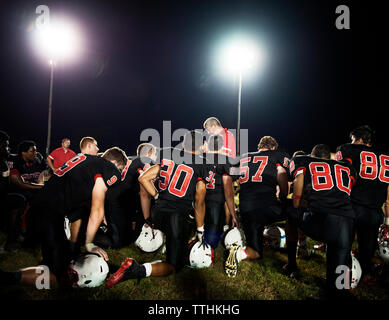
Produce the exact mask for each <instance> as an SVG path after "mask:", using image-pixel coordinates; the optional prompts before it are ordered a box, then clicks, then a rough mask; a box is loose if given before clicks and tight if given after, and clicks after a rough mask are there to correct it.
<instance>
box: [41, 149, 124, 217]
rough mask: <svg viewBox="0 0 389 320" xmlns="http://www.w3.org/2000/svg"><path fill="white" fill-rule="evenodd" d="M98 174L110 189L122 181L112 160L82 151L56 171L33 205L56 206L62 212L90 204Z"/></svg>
mask: <svg viewBox="0 0 389 320" xmlns="http://www.w3.org/2000/svg"><path fill="white" fill-rule="evenodd" d="M99 177H100V178H102V179H103V180H104V183H105V185H106V186H107V188H110V187H112V186H113V185H116V184H117V183H120V181H121V174H120V171H119V170H118V169H117V167H116V166H115V165H114V164H112V163H111V162H110V161H108V160H106V159H104V158H101V157H98V156H92V155H88V154H82V153H79V154H77V155H76V156H75V157H73V158H72V159H70V160H69V161H67V162H65V163H64V164H63V165H62V166H61V167H60V168H58V169H56V170H55V171H54V174H53V176H52V177H51V178H50V179H49V181H47V182H46V183H45V186H44V187H43V188H42V189H41V191H40V192H39V195H38V196H37V198H36V199H35V201H34V204H38V205H43V206H48V207H52V208H56V209H57V210H58V211H60V212H63V214H66V213H68V212H69V211H72V210H73V209H75V208H78V207H79V206H80V205H85V204H88V205H90V203H91V200H92V189H93V187H94V184H95V181H96V179H97V178H99Z"/></svg>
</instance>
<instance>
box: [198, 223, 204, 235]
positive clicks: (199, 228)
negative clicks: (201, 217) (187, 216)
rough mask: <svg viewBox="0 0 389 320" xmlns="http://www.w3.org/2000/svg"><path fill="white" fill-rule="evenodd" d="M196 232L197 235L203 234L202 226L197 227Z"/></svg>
mask: <svg viewBox="0 0 389 320" xmlns="http://www.w3.org/2000/svg"><path fill="white" fill-rule="evenodd" d="M197 232H198V233H203V232H204V225H202V226H201V227H198V228H197Z"/></svg>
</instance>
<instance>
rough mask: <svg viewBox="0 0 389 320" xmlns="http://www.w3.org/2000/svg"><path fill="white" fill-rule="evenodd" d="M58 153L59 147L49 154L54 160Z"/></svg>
mask: <svg viewBox="0 0 389 320" xmlns="http://www.w3.org/2000/svg"><path fill="white" fill-rule="evenodd" d="M57 153H58V149H55V150H53V151H52V152H51V153H50V154H49V158H50V159H51V160H53V161H54V158H55V157H56V156H57Z"/></svg>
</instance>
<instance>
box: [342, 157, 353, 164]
mask: <svg viewBox="0 0 389 320" xmlns="http://www.w3.org/2000/svg"><path fill="white" fill-rule="evenodd" d="M344 160H346V161H348V162H350V164H353V160H352V159H351V158H344Z"/></svg>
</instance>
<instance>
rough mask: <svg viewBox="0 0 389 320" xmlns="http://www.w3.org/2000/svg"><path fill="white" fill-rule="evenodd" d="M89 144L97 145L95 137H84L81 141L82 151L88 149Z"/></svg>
mask: <svg viewBox="0 0 389 320" xmlns="http://www.w3.org/2000/svg"><path fill="white" fill-rule="evenodd" d="M89 143H97V141H96V139H95V138H93V137H83V138H82V139H81V141H80V150H82V149H84V148H86V146H87V145H88V144H89Z"/></svg>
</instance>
